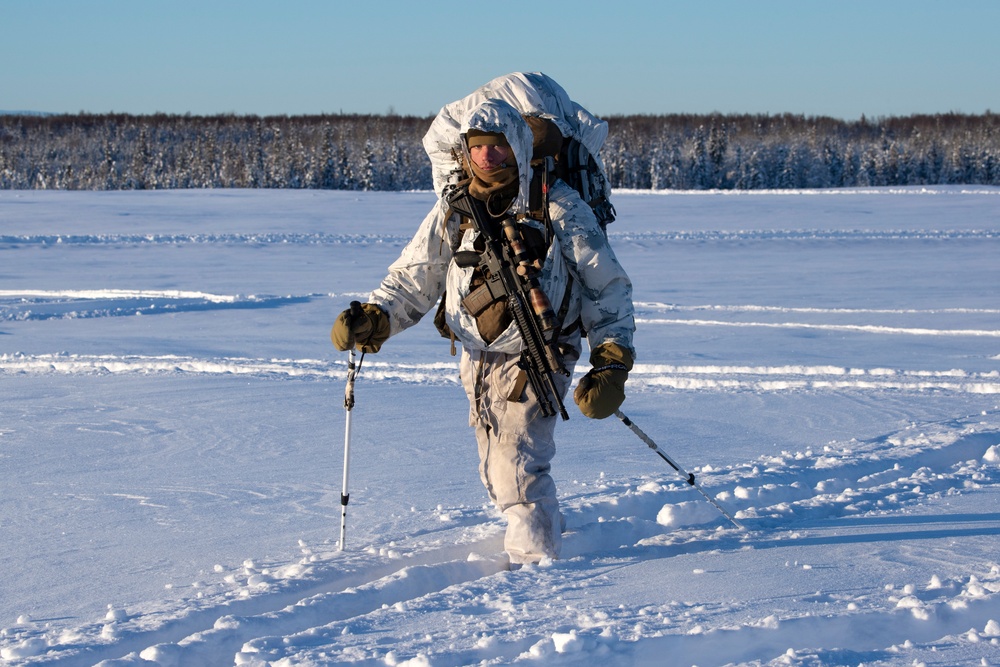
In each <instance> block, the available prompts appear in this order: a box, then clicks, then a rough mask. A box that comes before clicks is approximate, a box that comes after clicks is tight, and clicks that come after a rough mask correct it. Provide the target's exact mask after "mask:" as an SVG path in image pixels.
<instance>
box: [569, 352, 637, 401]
mask: <svg viewBox="0 0 1000 667" xmlns="http://www.w3.org/2000/svg"><path fill="white" fill-rule="evenodd" d="M590 364H591V365H592V366H593V368H591V369H590V372H589V373H587V374H586V375H584V376H583V378H582V379H581V380H580V384H578V385H577V386H576V391H574V392H573V400H574V401H576V404H577V405H578V406H579V407H580V412H582V413H583V414H584V416H586V417H590V418H591V419H604V418H606V417H610V416H611V415H613V414H614V412H615V410H617V409H618V408H619V407H621V404H622V403H623V402H624V401H625V380H627V379H628V372H629V371H630V370H632V354H631V353H630V352H629V351H628V350H626V349H625V348H624V347H622V346H620V345H618V344H616V343H603V344H601V345H598V346H597V347H595V348H594V349H593V351H591V353H590Z"/></svg>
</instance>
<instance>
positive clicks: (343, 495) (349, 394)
mask: <svg viewBox="0 0 1000 667" xmlns="http://www.w3.org/2000/svg"><path fill="white" fill-rule="evenodd" d="M360 314H361V304H360V303H359V302H357V301H352V302H351V317H352V319H353V318H357V317H358V316H359V315H360ZM347 355H348V356H347V386H346V387H345V388H344V409H345V410H347V418H346V419H345V421H344V484H343V487H342V489H341V492H340V551H343V550H344V534H345V533H346V532H347V503H348V501H349V500H350V499H351V494H350V493H348V491H347V476H348V472H349V471H350V464H351V410H352V409H353V408H354V379H355V378H356V377H357V374H358V367H357V366H355V365H354V347H351V349H350V350H349V351H348V353H347ZM361 358H362V359H364V355H363V354H362V357H361Z"/></svg>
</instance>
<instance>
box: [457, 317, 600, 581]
mask: <svg viewBox="0 0 1000 667" xmlns="http://www.w3.org/2000/svg"><path fill="white" fill-rule="evenodd" d="M572 342H575V345H569V346H566V348H569V349H568V351H567V352H566V353H565V354H564V357H563V361H564V363H565V365H566V369H567V370H568V371H569V372H570V373H572V372H573V367H574V365H575V364H576V361H577V360H578V359H579V357H580V338H579V334H577V335H576V336H575V337H574V338H573V339H572ZM566 348H564V349H566ZM519 358H520V356H519V355H510V354H503V353H501V352H484V351H482V350H468V349H466V348H464V347H463V350H462V360H461V364H460V372H461V377H462V384H463V386H464V387H465V391H466V393H467V394H468V396H469V404H470V410H469V424H470V426H473V427H474V428H475V429H476V440H477V442H478V445H479V476H480V478H481V479H482V481H483V485H484V486H485V487H486V491H487V493H489V496H490V500H492V501H493V503H494V505H496V507H497V508H498V509H499V510H500V511H501V512H503V514H504V516H505V517H506V519H507V533H506V536H505V538H504V549H505V550H506V551H507V555H508V556H509V557H510V562H511V563H534V562H538V561H539V560H541V559H542V558H543V557H546V556H547V557H549V558H558V557H559V550H560V547H561V546H562V525H561V524H562V517H561V515H560V513H559V501H558V499H557V498H556V485H555V482H554V481H553V480H552V477H551V476H550V475H549V471H550V469H551V461H552V457H553V456H555V453H556V445H555V440H554V437H553V436H554V433H555V427H556V422H557V421H558V420H559V419H561V418H560V417H559V416H558V415H556V416H553V417H543V416H542V414H541V411H540V409H539V406H538V402H537V401H536V400H535V396H534V392H533V390H532V389H531V387H530V385H527V386H526V387H525V388H524V389H523V391H521V392H519V393H518V395H517V396H511V394H512V393H514V392H517V388H518V384H519V383H518V378H519V376H520V375H521V370H520V369H519V368H518V367H517V362H518V359H519ZM555 381H556V385H557V387H558V388H559V391H560V393H561V396H565V395H566V391H567V389H568V388H569V385H570V378H569V377H565V376H562V375H559V374H556V376H555Z"/></svg>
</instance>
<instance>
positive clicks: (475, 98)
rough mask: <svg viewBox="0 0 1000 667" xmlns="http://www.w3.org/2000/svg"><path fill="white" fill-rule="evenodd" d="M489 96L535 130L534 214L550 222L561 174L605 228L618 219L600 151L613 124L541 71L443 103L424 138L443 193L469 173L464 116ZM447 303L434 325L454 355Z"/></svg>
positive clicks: (517, 75) (440, 308) (441, 306)
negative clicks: (550, 199) (550, 196)
mask: <svg viewBox="0 0 1000 667" xmlns="http://www.w3.org/2000/svg"><path fill="white" fill-rule="evenodd" d="M488 99H502V100H504V101H506V102H507V103H509V104H510V105H511V106H513V107H514V108H515V109H517V110H518V111H520V112H521V115H522V116H523V117H524V119H525V121H526V122H527V123H528V125H529V126H530V127H531V130H532V133H533V135H534V151H533V154H532V158H531V167H532V178H531V186H530V197H529V205H528V208H529V215H531V217H533V218H535V219H537V220H544V221H546V226H547V219H548V204H547V192H548V183H549V182H552V181H554V180H555V179H556V178H559V179H562V180H563V181H564V182H565V183H566V184H567V185H569V186H570V187H572V188H573V189H574V190H576V191H577V192H578V193H579V194H580V197H581V198H582V199H583V201H584V202H586V203H587V204H588V205H589V206H590V208H591V210H593V211H594V215H595V216H596V217H597V221H598V223H600V226H601V229H604V228H605V226H606V225H607V224H608V223H610V222H612V221H614V219H615V208H614V206H613V205H612V204H611V200H610V195H611V184H610V182H609V180H608V177H607V174H606V172H605V170H604V163H603V162H602V161H601V158H600V154H599V151H600V149H601V147H602V146H603V145H604V141H605V139H607V136H608V124H607V122H606V121H603V120H600V119H599V118H597V117H596V116H594V115H593V114H591V113H590V112H589V111H587V110H586V109H584V108H583V107H582V106H580V105H579V104H577V103H576V102H573V101H572V100H571V99H570V98H569V95H567V94H566V91H565V90H563V88H562V86H560V85H559V84H558V83H556V82H555V81H554V80H552V79H551V78H549V77H548V76H546V75H545V74H542V73H541V72H531V73H524V72H514V73H512V74H507V75H504V76H501V77H497V78H496V79H493V80H492V81H490V82H489V83H487V84H486V85H484V86H482V87H480V88H479V89H477V90H476V91H474V92H473V93H471V94H470V95H468V96H466V97H464V98H462V99H460V100H456V101H455V102H452V103H451V104H447V105H445V106H444V107H442V108H441V111H440V112H438V114H437V116H436V117H435V118H434V121H433V122H432V123H431V127H430V129H429V130H428V131H427V133H426V134H425V135H424V138H423V145H424V150H425V151H426V152H427V156H428V157H429V158H430V160H431V174H432V177H433V181H434V190H435V192H436V193H437V195H438V196H439V197H440V196H442V195H443V193H444V190H445V188H447V187H448V186H449V185H454V184H456V183H458V182H459V181H460V180H461V179H463V178H464V177H465V176H466V174H465V172H464V171H463V169H462V165H461V160H460V159H459V157H458V156H459V155H461V124H462V119H463V118H464V117H465V116H466V115H467V114H468V113H469V112H470V111H471V110H472V109H474V108H475V107H477V106H479V105H480V104H482V103H483V102H485V101H486V100H488ZM453 250H454V248H453ZM568 293H569V290H568V289H567V295H568ZM563 301H564V303H563V304H562V306H561V307H560V309H559V311H560V312H559V320H560V322H561V321H562V319H563V315H564V314H565V311H566V309H567V307H568V303H569V302H568V299H564V300H563ZM444 305H445V297H444V296H442V297H441V301H440V303H439V304H438V308H437V312H436V313H435V316H434V325H435V327H436V328H437V330H438V332H439V333H440V334H441V336H442V337H444V338H447V339H450V340H451V354H452V356H454V355H455V354H456V350H455V336H454V334H453V333H452V331H451V330H450V329H449V328H448V325H447V324H446V322H445V315H444ZM573 326H576V324H574V325H573ZM567 330H568V329H567Z"/></svg>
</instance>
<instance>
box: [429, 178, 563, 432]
mask: <svg viewBox="0 0 1000 667" xmlns="http://www.w3.org/2000/svg"><path fill="white" fill-rule="evenodd" d="M444 196H445V199H446V200H447V202H448V205H449V206H450V207H451V208H452V210H454V211H455V212H456V213H459V214H461V215H463V216H465V217H466V218H468V219H470V220H471V221H472V224H473V226H474V227H475V229H476V231H478V232H479V235H480V238H482V239H483V241H484V242H485V249H484V250H483V251H482V252H481V253H478V252H473V251H462V252H458V253H456V254H455V261H456V262H457V263H458V265H459V266H465V267H469V266H476V265H478V266H480V267H481V268H482V271H483V276H484V277H485V278H486V286H487V289H488V295H489V296H488V302H491V301H494V300H496V299H501V298H503V299H506V300H507V306H508V308H509V310H510V313H511V316H512V317H513V320H514V322H515V323H516V324H517V329H518V331H520V333H521V339H522V340H523V341H524V350H523V351H522V352H521V359H520V361H519V362H518V366H519V367H520V368H521V370H523V371H524V372H525V373H526V374H527V377H528V383H529V384H530V385H531V389H532V391H533V392H534V393H535V396H537V397H538V404H539V407H540V408H541V411H542V415H543V416H545V417H551V416H554V415H555V414H556V409H557V408H558V412H559V414H560V415H561V416H562V418H563V419H569V414H568V413H567V412H566V407H565V406H564V405H563V401H562V396H561V395H560V393H559V388H558V387H557V386H556V383H555V379H554V375H555V374H556V373H560V374H561V375H565V376H569V372H568V371H567V370H566V368H565V367H564V366H563V363H562V358H561V355H560V354H559V351H558V349H557V348H556V340H555V339H556V337H557V335H558V330H559V326H558V322H557V320H556V316H555V313H554V312H553V310H552V304H550V303H549V299H548V297H547V296H545V292H543V291H542V288H541V286H540V284H539V281H538V274H539V271H540V269H541V262H540V261H538V258H536V257H532V256H531V253H530V251H529V250H528V245H527V243H525V241H524V238H523V236H522V235H521V232H520V230H519V229H518V225H517V222H516V221H515V220H514V217H513V216H507V217H505V218H503V219H502V220H501V221H500V222H499V229H496V226H497V223H495V222H494V221H493V216H491V215H490V214H489V212H488V211H487V210H486V205H485V203H484V202H482V201H480V200H478V199H476V198H475V197H473V196H472V195H470V194H469V188H468V186H467V185H466V186H454V187H452V188H451V189H449V190H448V191H446V192H445V193H444ZM498 232H500V233H498ZM529 305H530V308H529ZM553 403H555V406H553Z"/></svg>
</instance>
